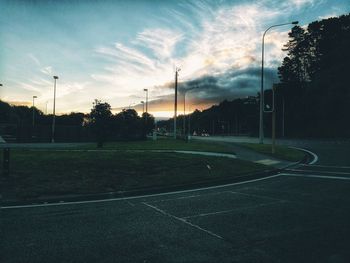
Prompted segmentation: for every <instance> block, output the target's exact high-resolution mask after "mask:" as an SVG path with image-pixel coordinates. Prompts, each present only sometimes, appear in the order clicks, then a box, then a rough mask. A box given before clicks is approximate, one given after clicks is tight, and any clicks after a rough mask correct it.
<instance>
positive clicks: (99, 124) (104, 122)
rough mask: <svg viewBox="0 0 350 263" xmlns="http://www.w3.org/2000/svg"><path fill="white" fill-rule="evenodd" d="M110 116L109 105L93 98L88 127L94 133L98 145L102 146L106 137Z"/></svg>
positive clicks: (109, 125)
mask: <svg viewBox="0 0 350 263" xmlns="http://www.w3.org/2000/svg"><path fill="white" fill-rule="evenodd" d="M111 117H112V112H111V105H109V104H108V103H107V102H101V101H99V100H95V102H94V103H93V108H92V109H91V112H90V127H91V128H92V129H93V131H94V133H95V136H96V140H97V146H98V147H103V143H104V142H105V141H106V139H107V136H108V132H109V130H110V127H111Z"/></svg>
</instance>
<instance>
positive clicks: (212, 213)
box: [184, 200, 288, 219]
mask: <svg viewBox="0 0 350 263" xmlns="http://www.w3.org/2000/svg"><path fill="white" fill-rule="evenodd" d="M286 202H288V201H284V200H282V201H277V202H268V203H262V204H259V205H251V206H243V207H238V208H234V209H229V210H222V211H217V212H211V213H203V214H198V215H193V216H186V217H184V219H189V218H195V217H204V216H211V215H220V214H226V213H231V212H234V211H238V210H245V209H252V208H258V207H262V206H269V205H273V204H278V203H286Z"/></svg>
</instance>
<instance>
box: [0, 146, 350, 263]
mask: <svg viewBox="0 0 350 263" xmlns="http://www.w3.org/2000/svg"><path fill="white" fill-rule="evenodd" d="M289 143H290V144H293V145H296V144H297V143H293V142H289ZM297 146H299V147H300V146H303V147H305V148H308V149H310V150H312V151H314V152H316V153H317V155H318V157H319V161H318V162H317V163H316V164H314V165H302V166H299V167H296V168H293V169H290V170H286V171H284V172H283V173H281V174H278V175H275V176H271V177H268V178H265V179H262V180H254V181H250V182H243V183H236V184H231V185H226V186H222V187H213V188H207V189H201V190H193V191H185V192H177V193H173V194H162V195H154V196H149V197H139V198H125V199H116V200H102V201H98V202H86V203H84V202H80V203H74V204H65V203H61V204H55V205H40V206H29V207H3V208H2V209H1V221H0V222H1V233H0V234H1V239H0V248H1V251H0V252H1V253H0V262H4V263H7V262H344V263H345V262H350V209H349V207H350V162H349V160H350V158H349V156H350V155H349V154H350V152H349V151H350V150H349V149H350V144H349V143H346V142H343V143H338V142H327V143H323V142H306V141H304V142H303V144H302V145H300V144H297Z"/></svg>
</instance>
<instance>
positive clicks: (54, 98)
mask: <svg viewBox="0 0 350 263" xmlns="http://www.w3.org/2000/svg"><path fill="white" fill-rule="evenodd" d="M53 79H54V88H53V116H52V135H51V136H52V137H51V142H52V143H54V142H55V117H56V115H55V113H56V80H58V76H53Z"/></svg>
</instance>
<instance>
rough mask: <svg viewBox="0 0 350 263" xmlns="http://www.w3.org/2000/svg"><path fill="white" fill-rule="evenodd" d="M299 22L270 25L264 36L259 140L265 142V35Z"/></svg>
mask: <svg viewBox="0 0 350 263" xmlns="http://www.w3.org/2000/svg"><path fill="white" fill-rule="evenodd" d="M298 23H299V22H298V21H294V22H289V23H284V24H277V25H273V26H270V27H269V28H268V29H266V30H265V32H264V34H263V37H262V48H261V89H260V121H259V142H260V143H261V144H262V143H264V48H265V35H266V33H267V31H269V30H270V29H271V28H273V27H279V26H286V25H297V24H298Z"/></svg>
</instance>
